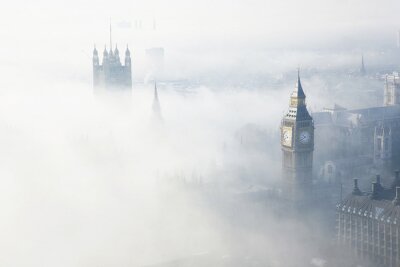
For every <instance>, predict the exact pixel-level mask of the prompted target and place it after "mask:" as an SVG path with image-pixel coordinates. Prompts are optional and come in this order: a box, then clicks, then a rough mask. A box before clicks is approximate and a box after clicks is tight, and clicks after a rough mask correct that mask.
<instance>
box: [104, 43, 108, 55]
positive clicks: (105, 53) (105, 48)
mask: <svg viewBox="0 0 400 267" xmlns="http://www.w3.org/2000/svg"><path fill="white" fill-rule="evenodd" d="M103 55H104V56H108V52H107V46H106V45H105V46H104V52H103Z"/></svg>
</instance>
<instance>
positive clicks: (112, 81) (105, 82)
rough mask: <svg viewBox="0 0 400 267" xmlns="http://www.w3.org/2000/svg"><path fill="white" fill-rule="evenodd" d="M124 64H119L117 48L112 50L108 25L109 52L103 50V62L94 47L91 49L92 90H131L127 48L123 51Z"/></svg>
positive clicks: (130, 64) (130, 62) (129, 62)
mask: <svg viewBox="0 0 400 267" xmlns="http://www.w3.org/2000/svg"><path fill="white" fill-rule="evenodd" d="M124 61H125V64H124V65H123V64H122V63H121V58H120V55H119V50H118V47H117V46H115V49H114V50H113V48H112V39H111V25H110V50H109V51H107V48H106V47H105V48H104V51H103V61H102V64H100V58H99V54H98V51H97V49H96V46H95V47H94V49H93V88H94V90H95V91H97V90H102V89H105V90H110V91H112V90H120V89H124V90H131V89H132V60H131V52H130V51H129V48H128V46H127V47H126V50H125V60H124Z"/></svg>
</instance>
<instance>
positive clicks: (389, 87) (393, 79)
mask: <svg viewBox="0 0 400 267" xmlns="http://www.w3.org/2000/svg"><path fill="white" fill-rule="evenodd" d="M384 104H385V106H393V105H399V104H400V77H399V73H397V72H394V73H393V74H391V75H386V78H385V90H384Z"/></svg>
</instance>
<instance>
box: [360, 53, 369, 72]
mask: <svg viewBox="0 0 400 267" xmlns="http://www.w3.org/2000/svg"><path fill="white" fill-rule="evenodd" d="M360 74H361V75H362V76H365V75H366V74H367V71H366V69H365V64H364V55H362V56H361V67H360Z"/></svg>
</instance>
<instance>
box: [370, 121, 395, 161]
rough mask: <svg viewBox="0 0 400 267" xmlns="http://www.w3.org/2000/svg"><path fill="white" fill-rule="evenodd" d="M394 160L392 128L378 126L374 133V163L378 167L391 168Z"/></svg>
mask: <svg viewBox="0 0 400 267" xmlns="http://www.w3.org/2000/svg"><path fill="white" fill-rule="evenodd" d="M391 159H392V127H391V126H390V125H378V126H376V127H375V133H374V163H375V164H376V165H377V166H380V167H383V166H389V167H390V162H391Z"/></svg>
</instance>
